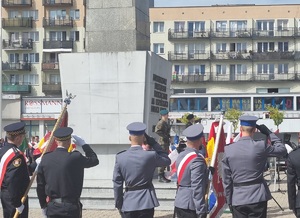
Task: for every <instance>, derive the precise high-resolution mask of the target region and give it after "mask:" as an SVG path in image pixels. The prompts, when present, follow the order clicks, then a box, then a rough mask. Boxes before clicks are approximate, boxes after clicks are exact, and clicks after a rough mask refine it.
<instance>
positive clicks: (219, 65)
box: [216, 64, 226, 75]
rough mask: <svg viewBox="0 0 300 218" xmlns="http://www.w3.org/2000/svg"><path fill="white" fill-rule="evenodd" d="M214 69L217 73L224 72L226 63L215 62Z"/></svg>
mask: <svg viewBox="0 0 300 218" xmlns="http://www.w3.org/2000/svg"><path fill="white" fill-rule="evenodd" d="M216 69H217V75H219V74H226V65H224V64H222V65H221V64H217V66H216Z"/></svg>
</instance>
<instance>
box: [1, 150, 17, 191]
mask: <svg viewBox="0 0 300 218" xmlns="http://www.w3.org/2000/svg"><path fill="white" fill-rule="evenodd" d="M15 156H16V152H15V150H14V149H13V148H10V149H8V150H7V151H6V152H5V154H4V155H3V156H2V158H1V161H0V188H1V186H2V182H3V179H4V176H5V173H6V168H7V165H8V163H9V162H10V161H11V160H12V159H13V158H14V157H15Z"/></svg>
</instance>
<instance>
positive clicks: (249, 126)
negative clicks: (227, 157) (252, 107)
mask: <svg viewBox="0 0 300 218" xmlns="http://www.w3.org/2000/svg"><path fill="white" fill-rule="evenodd" d="M239 120H240V125H241V131H242V133H243V135H245V134H246V135H249V136H250V135H252V134H254V132H255V129H256V121H257V120H258V117H256V116H250V115H242V116H240V117H239Z"/></svg>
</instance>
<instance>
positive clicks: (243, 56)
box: [210, 50, 252, 60]
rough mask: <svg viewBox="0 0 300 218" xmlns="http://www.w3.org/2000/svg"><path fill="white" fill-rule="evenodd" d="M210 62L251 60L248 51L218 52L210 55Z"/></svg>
mask: <svg viewBox="0 0 300 218" xmlns="http://www.w3.org/2000/svg"><path fill="white" fill-rule="evenodd" d="M210 58H211V60H231V59H234V60H251V59H252V57H251V53H250V51H246V50H245V51H244V50H243V51H219V52H215V53H214V52H211V53H210Z"/></svg>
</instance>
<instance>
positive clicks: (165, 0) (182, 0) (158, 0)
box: [154, 0, 300, 7]
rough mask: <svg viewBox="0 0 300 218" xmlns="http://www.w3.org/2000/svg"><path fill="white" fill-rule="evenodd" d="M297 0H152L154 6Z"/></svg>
mask: <svg viewBox="0 0 300 218" xmlns="http://www.w3.org/2000/svg"><path fill="white" fill-rule="evenodd" d="M299 3H300V1H299V0H251V1H249V0H154V6H155V7H180V6H210V5H216V4H218V5H227V4H256V5H269V4H299Z"/></svg>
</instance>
